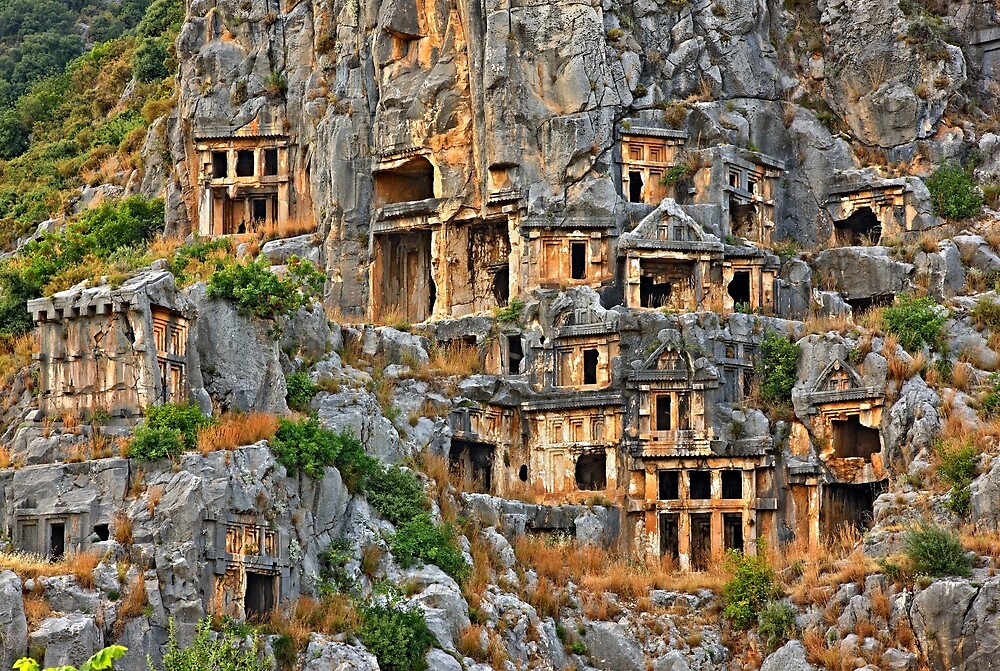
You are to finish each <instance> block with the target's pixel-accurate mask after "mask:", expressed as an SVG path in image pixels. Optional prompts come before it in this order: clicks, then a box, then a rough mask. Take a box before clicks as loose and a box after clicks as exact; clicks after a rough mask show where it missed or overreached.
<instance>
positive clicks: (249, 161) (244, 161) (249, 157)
mask: <svg viewBox="0 0 1000 671" xmlns="http://www.w3.org/2000/svg"><path fill="white" fill-rule="evenodd" d="M253 163H254V160H253V150H252V149H241V150H239V151H238V152H236V176H237V177H253V175H254V165H253Z"/></svg>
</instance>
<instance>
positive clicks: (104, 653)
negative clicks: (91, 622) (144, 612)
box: [14, 645, 128, 671]
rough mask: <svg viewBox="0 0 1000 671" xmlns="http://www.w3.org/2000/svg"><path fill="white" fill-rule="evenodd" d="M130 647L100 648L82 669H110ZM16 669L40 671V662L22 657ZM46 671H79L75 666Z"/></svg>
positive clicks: (50, 668) (88, 670)
mask: <svg viewBox="0 0 1000 671" xmlns="http://www.w3.org/2000/svg"><path fill="white" fill-rule="evenodd" d="M127 651H128V648H126V647H125V646H122V645H109V646H108V647H106V648H104V649H102V650H98V651H97V652H95V653H94V654H93V656H91V658H90V659H88V660H87V661H86V662H84V663H83V664H82V665H81V666H80V671H105V670H106V669H110V668H111V667H112V665H113V664H114V661H115V660H116V659H118V658H119V657H123V656H124V655H125V653H126V652H127ZM14 671H38V662H36V661H35V660H33V659H31V658H30V657H22V658H21V659H19V660H17V661H16V662H14ZM45 671H77V669H76V667H75V666H59V667H49V668H47V669H45Z"/></svg>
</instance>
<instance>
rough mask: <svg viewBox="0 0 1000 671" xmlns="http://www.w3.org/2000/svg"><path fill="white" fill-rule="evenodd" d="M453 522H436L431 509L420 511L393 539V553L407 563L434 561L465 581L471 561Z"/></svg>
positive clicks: (454, 576) (460, 581) (402, 564)
mask: <svg viewBox="0 0 1000 671" xmlns="http://www.w3.org/2000/svg"><path fill="white" fill-rule="evenodd" d="M456 536H457V533H456V531H455V529H454V527H452V526H451V525H449V524H443V523H442V524H434V522H433V521H432V520H431V516H430V514H428V513H420V514H419V515H417V516H416V517H414V518H413V519H411V520H410V521H409V522H406V523H404V524H402V525H401V526H400V527H399V528H398V529H397V530H396V533H395V534H393V535H392V537H391V538H390V539H389V548H390V549H391V550H392V556H393V557H395V559H396V561H397V562H399V564H400V565H401V566H403V567H406V566H410V565H412V564H413V563H414V562H415V561H421V562H424V563H425V564H434V565H436V566H437V567H438V568H439V569H441V570H442V571H444V572H445V573H447V574H448V575H450V576H451V577H452V578H454V579H455V582H457V583H459V584H461V583H462V582H463V581H464V580H465V578H466V577H468V575H469V565H468V564H467V563H466V561H465V558H464V557H463V556H462V551H461V549H459V547H458V542H457V541H456Z"/></svg>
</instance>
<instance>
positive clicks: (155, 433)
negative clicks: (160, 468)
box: [128, 426, 184, 461]
mask: <svg viewBox="0 0 1000 671" xmlns="http://www.w3.org/2000/svg"><path fill="white" fill-rule="evenodd" d="M183 451H184V437H183V436H182V435H181V432H180V431H178V430H177V429H168V428H163V427H160V428H157V427H152V426H140V427H138V428H136V430H135V432H134V433H133V434H132V441H131V442H130V443H129V446H128V456H129V457H131V458H132V459H137V460H139V461H158V460H160V459H173V458H174V457H177V456H180V455H181V453H182V452H183Z"/></svg>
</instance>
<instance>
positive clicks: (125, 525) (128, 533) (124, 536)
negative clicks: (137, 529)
mask: <svg viewBox="0 0 1000 671" xmlns="http://www.w3.org/2000/svg"><path fill="white" fill-rule="evenodd" d="M114 522H115V525H114V539H115V541H116V542H118V543H121V544H122V545H124V546H125V547H129V546H130V545H132V518H130V517H129V516H128V514H126V512H125V511H124V510H119V511H118V512H117V513H116V514H115V518H114Z"/></svg>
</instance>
